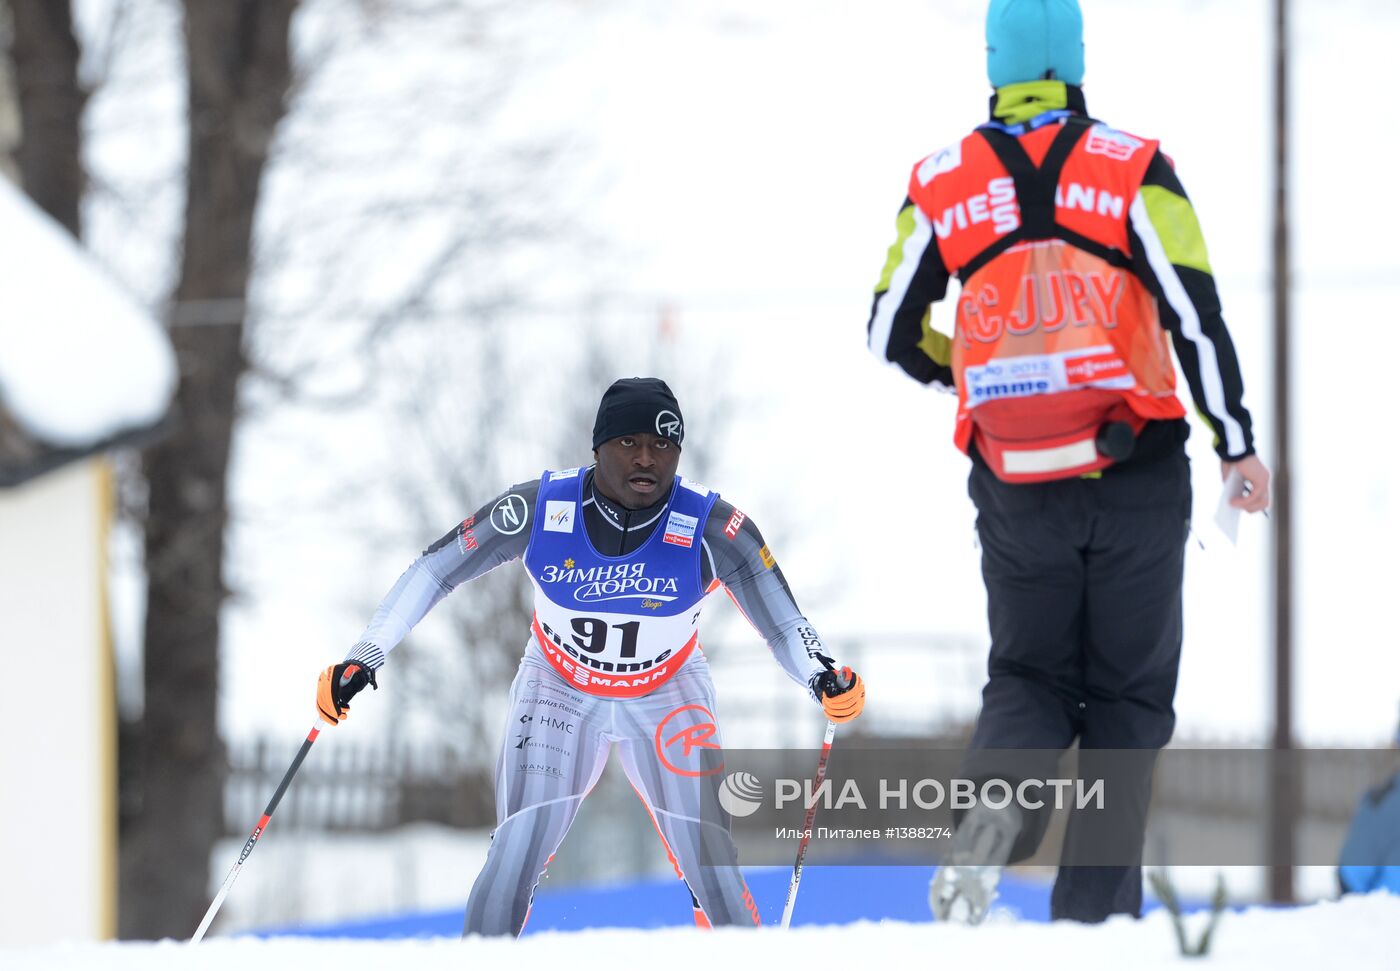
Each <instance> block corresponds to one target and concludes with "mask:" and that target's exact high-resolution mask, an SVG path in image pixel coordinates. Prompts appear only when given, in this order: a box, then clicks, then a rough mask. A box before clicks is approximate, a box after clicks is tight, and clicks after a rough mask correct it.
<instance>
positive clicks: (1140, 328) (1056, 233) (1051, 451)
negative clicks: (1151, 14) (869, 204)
mask: <svg viewBox="0 0 1400 971" xmlns="http://www.w3.org/2000/svg"><path fill="white" fill-rule="evenodd" d="M1156 151H1157V143H1156V142H1153V141H1147V140H1144V139H1140V138H1135V137H1133V136H1131V135H1128V134H1125V133H1123V132H1119V131H1115V130H1114V129H1111V128H1109V127H1107V126H1106V125H1103V124H1101V123H1099V122H1096V121H1093V120H1092V119H1088V118H1083V117H1081V116H1077V115H1071V116H1069V117H1068V118H1067V119H1066V121H1065V123H1064V124H1063V125H1046V126H1043V127H1041V128H1037V129H1035V130H1033V131H1031V132H1029V133H1027V134H1025V135H1022V136H1020V137H1016V136H1013V135H1010V134H1008V133H1006V132H1004V131H1002V130H1000V129H998V128H994V127H989V128H979V129H978V130H977V131H975V132H973V133H972V134H971V135H969V136H968V137H967V138H964V139H963V140H962V142H961V143H959V144H957V145H954V146H952V147H950V148H947V149H944V150H943V151H942V152H939V153H937V154H935V155H931V156H929V157H928V158H926V159H924V160H923V161H922V162H921V163H920V164H919V165H918V166H917V167H916V168H915V170H914V175H913V178H912V179H911V182H910V189H909V195H910V198H911V199H912V200H913V202H914V203H915V205H917V206H918V207H919V208H920V209H921V210H922V211H923V213H924V215H925V216H926V217H927V218H928V220H929V222H930V223H931V224H932V226H933V234H934V237H935V241H936V243H937V246H938V249H939V252H940V254H941V255H942V257H943V261H944V264H945V265H946V266H947V268H948V270H949V271H950V272H951V273H954V274H956V275H957V276H958V278H959V279H960V280H961V282H962V294H961V296H960V298H959V300H958V309H957V324H956V329H955V331H954V335H953V360H952V367H953V375H954V379H955V381H956V384H957V389H958V418H957V425H956V428H955V430H954V435H953V440H954V442H956V444H957V446H958V448H960V449H962V450H963V451H964V452H966V451H968V448H969V445H970V443H972V442H973V441H976V443H977V447H978V451H979V452H980V453H981V454H982V456H983V457H984V458H985V459H986V460H987V462H988V465H989V466H990V467H991V468H992V471H993V472H995V473H996V475H997V476H998V477H999V478H1001V479H1003V480H1005V481H1008V482H1037V481H1045V480H1048V479H1059V478H1068V477H1071V476H1075V475H1081V474H1083V473H1085V472H1092V471H1095V470H1097V469H1101V468H1104V467H1105V466H1107V465H1109V464H1111V463H1112V462H1113V461H1114V460H1115V458H1117V459H1121V458H1123V457H1124V454H1123V451H1124V449H1123V447H1124V445H1127V446H1128V448H1127V451H1131V447H1130V446H1131V441H1132V439H1131V437H1128V436H1129V435H1136V433H1137V432H1139V431H1141V429H1142V426H1143V425H1144V424H1146V422H1147V421H1148V420H1151V419H1172V418H1182V417H1184V416H1185V414H1186V411H1185V409H1184V408H1183V407H1182V404H1181V401H1180V400H1179V399H1178V398H1177V396H1176V371H1175V368H1174V367H1173V364H1172V359H1171V353H1170V350H1169V348H1168V343H1167V335H1166V332H1165V331H1164V330H1163V328H1162V324H1161V321H1160V319H1159V317H1158V313H1157V302H1156V300H1155V298H1154V297H1153V296H1152V294H1151V292H1150V291H1149V290H1148V289H1147V287H1146V286H1145V285H1144V283H1143V282H1142V280H1141V279H1139V278H1138V277H1137V276H1136V275H1135V274H1134V273H1133V272H1132V271H1131V269H1130V266H1131V258H1130V252H1131V249H1130V244H1129V242H1128V220H1129V207H1130V206H1131V205H1132V203H1133V200H1134V199H1135V198H1136V197H1137V193H1138V189H1139V187H1140V186H1141V185H1142V180H1143V176H1144V174H1145V173H1146V171H1147V167H1148V165H1149V163H1150V162H1151V161H1152V158H1153V156H1154V155H1155V153H1156ZM1125 425H1126V426H1127V427H1126V428H1124V427H1123V426H1125ZM1106 430H1107V432H1106ZM1105 434H1107V435H1108V438H1107V439H1105V438H1104V435H1105ZM1115 434H1116V435H1117V436H1118V439H1117V446H1116V447H1114V446H1105V445H1103V443H1104V442H1105V441H1112V440H1113V438H1114V435H1115ZM1096 442H1098V443H1099V444H1096ZM1105 451H1107V452H1108V453H1110V455H1112V456H1113V457H1110V455H1106V454H1104V452H1105Z"/></svg>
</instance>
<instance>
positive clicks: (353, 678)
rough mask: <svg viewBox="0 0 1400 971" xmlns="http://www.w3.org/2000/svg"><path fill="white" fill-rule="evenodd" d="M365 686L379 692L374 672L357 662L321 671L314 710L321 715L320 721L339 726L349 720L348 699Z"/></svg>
mask: <svg viewBox="0 0 1400 971" xmlns="http://www.w3.org/2000/svg"><path fill="white" fill-rule="evenodd" d="M365 685H369V686H370V687H371V688H373V689H374V690H375V691H378V690H379V684H378V683H377V682H376V681H375V680H374V670H373V669H372V668H367V667H365V666H364V665H363V664H361V663H359V662H358V661H342V662H340V663H339V664H332V665H331V666H330V667H328V668H326V669H325V670H324V671H322V672H321V677H320V679H319V680H318V681H317V682H316V710H317V711H318V712H320V713H321V719H322V720H323V721H326V722H329V723H330V724H332V725H339V724H340V723H341V722H343V721H344V720H345V719H347V718H349V717H350V699H351V698H353V697H355V695H357V694H359V693H360V691H361V690H363V689H364V686H365Z"/></svg>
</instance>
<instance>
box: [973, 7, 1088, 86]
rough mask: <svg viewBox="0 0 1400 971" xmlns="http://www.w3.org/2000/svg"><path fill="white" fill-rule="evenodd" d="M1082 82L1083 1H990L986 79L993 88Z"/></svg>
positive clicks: (988, 9)
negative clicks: (1052, 81) (1047, 79)
mask: <svg viewBox="0 0 1400 971" xmlns="http://www.w3.org/2000/svg"><path fill="white" fill-rule="evenodd" d="M1047 71H1049V72H1053V73H1052V74H1051V77H1052V78H1054V79H1055V80H1056V81H1064V82H1065V83H1066V84H1079V83H1081V82H1082V81H1083V80H1084V17H1083V15H1081V14H1080V12H1079V0H992V3H991V6H989V7H988V8H987V77H988V78H990V79H991V82H992V87H994V88H1000V87H1002V86H1003V85H1007V84H1017V83H1019V82H1022V81H1039V80H1041V79H1042V78H1044V77H1045V76H1046V72H1047Z"/></svg>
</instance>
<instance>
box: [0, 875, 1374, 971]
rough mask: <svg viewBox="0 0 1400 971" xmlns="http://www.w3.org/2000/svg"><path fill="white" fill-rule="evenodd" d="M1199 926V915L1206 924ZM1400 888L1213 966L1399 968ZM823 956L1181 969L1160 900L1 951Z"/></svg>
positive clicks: (331, 962)
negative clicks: (1042, 918) (1101, 910)
mask: <svg viewBox="0 0 1400 971" xmlns="http://www.w3.org/2000/svg"><path fill="white" fill-rule="evenodd" d="M1196 926H1197V925H1194V924H1193V925H1192V927H1193V931H1195V928H1196ZM1397 927H1400V897H1394V896H1389V895H1385V894H1378V895H1373V896H1369V897H1360V898H1347V899H1345V900H1342V901H1339V902H1329V903H1320V904H1314V905H1312V906H1309V907H1304V908H1298V909H1293V910H1266V909H1256V910H1249V911H1245V912H1242V913H1237V914H1236V913H1231V914H1226V915H1224V917H1223V918H1222V920H1221V923H1220V925H1219V927H1218V928H1217V930H1216V934H1215V944H1214V946H1213V948H1212V953H1211V956H1210V957H1209V959H1208V960H1207V961H1206V962H1204V963H1203V964H1202V965H1201V966H1202V967H1205V968H1209V969H1210V971H1233V969H1240V971H1246V969H1247V971H1256V969H1260V968H1270V969H1289V968H1298V969H1305V968H1306V969H1313V968H1319V967H1324V966H1326V967H1344V968H1347V969H1348V971H1366V969H1372V968H1375V969H1381V968H1394V967H1395V962H1396V954H1395V952H1396V945H1397V943H1398V942H1400V934H1398V933H1397V931H1396V928H1397ZM814 954H820V955H821V964H822V966H824V967H837V968H839V967H872V966H874V967H884V966H888V965H889V964H891V963H893V962H894V961H898V962H900V964H902V965H903V964H911V963H912V964H916V965H917V966H920V967H943V968H1002V967H1006V968H1029V967H1039V968H1074V969H1076V971H1085V969H1097V968H1105V969H1108V968H1111V969H1114V971H1121V969H1124V968H1132V969H1134V971H1153V969H1159V968H1160V969H1168V968H1170V969H1180V968H1182V967H1184V966H1187V967H1189V966H1191V965H1190V962H1185V963H1183V959H1182V958H1181V957H1180V956H1179V955H1178V953H1177V948H1176V939H1175V934H1174V931H1173V929H1172V925H1171V921H1170V918H1169V917H1168V916H1167V915H1166V914H1165V913H1162V912H1160V911H1158V912H1156V913H1154V914H1153V915H1151V916H1149V917H1147V918H1145V919H1143V920H1141V921H1134V920H1132V919H1130V918H1116V919H1114V920H1112V921H1109V922H1108V923H1107V924H1103V925H1100V926H1085V925H1080V924H1071V923H1059V924H1026V923H1005V924H995V923H993V924H988V925H984V926H982V927H975V928H969V927H960V926H955V925H948V924H923V925H919V924H901V923H892V922H887V923H879V924H875V923H863V924H855V925H850V926H845V927H814V928H801V929H796V930H791V931H788V932H783V931H780V930H779V929H777V928H774V927H765V928H762V929H761V930H759V931H758V932H757V933H755V934H749V933H747V932H744V931H739V930H722V931H715V932H710V933H701V932H699V931H695V930H692V929H684V930H665V931H619V930H597V931H581V932H578V933H571V934H541V935H539V936H536V937H528V938H524V939H522V940H520V941H513V940H483V939H480V938H476V939H471V940H466V941H460V940H454V939H445V940H444V939H437V940H415V941H398V942H377V941H311V940H306V939H296V938H282V939H273V940H252V939H247V938H236V939H232V940H214V941H206V942H205V943H203V944H200V945H198V948H197V950H192V949H191V948H190V946H189V945H186V944H183V943H176V942H173V941H164V942H161V943H156V944H147V943H143V944H73V945H61V946H53V947H40V948H20V949H12V950H0V967H3V968H5V971H41V969H42V971H69V969H73V971H97V969H101V971H123V969H130V971H138V969H139V971H162V969H175V968H180V969H185V968H199V969H201V971H225V969H227V971H247V969H250V968H257V969H258V971H278V969H283V968H288V969H292V968H294V969H297V971H306V969H308V968H321V967H326V968H335V969H336V971H359V969H362V968H363V969H366V971H368V969H374V971H379V969H383V968H412V969H414V971H436V969H443V971H447V969H452V971H460V969H462V968H473V969H494V968H505V967H512V968H551V967H556V968H565V967H567V968H569V969H571V971H586V969H589V968H607V969H609V971H615V969H617V968H626V967H635V966H642V967H658V966H659V967H663V968H665V969H666V971H684V969H688V968H696V969H703V971H713V969H715V968H725V967H786V966H791V965H793V964H794V963H797V962H799V961H800V962H804V963H805V962H806V961H808V960H810V959H811V956H812V955H814Z"/></svg>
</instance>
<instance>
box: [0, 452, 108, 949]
mask: <svg viewBox="0 0 1400 971" xmlns="http://www.w3.org/2000/svg"><path fill="white" fill-rule="evenodd" d="M110 497H111V477H110V474H109V472H108V470H107V467H106V465H105V463H104V462H102V461H100V460H93V461H87V462H82V463H77V464H75V465H70V466H67V467H65V468H63V469H60V470H58V471H56V472H52V473H49V474H48V475H44V476H41V477H39V478H38V479H35V480H33V481H31V482H28V483H26V484H25V485H23V486H19V487H16V488H14V489H8V490H0V625H3V626H0V630H3V631H4V636H3V638H0V645H3V646H2V647H0V652H2V654H0V656H3V662H0V832H3V833H4V834H5V848H4V852H3V856H0V945H14V944H33V943H39V942H50V941H60V940H69V941H82V940H97V939H101V938H106V937H111V936H113V934H114V932H115V906H114V905H115V898H116V872H115V870H116V804H115V803H116V800H115V791H116V783H115V768H116V730H115V728H116V721H115V695H114V690H113V673H112V672H113V668H112V653H111V648H110V638H109V636H108V627H107V604H106V594H105V590H106V563H105V550H106V535H107V527H108V524H109V521H110V508H111V498H110Z"/></svg>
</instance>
